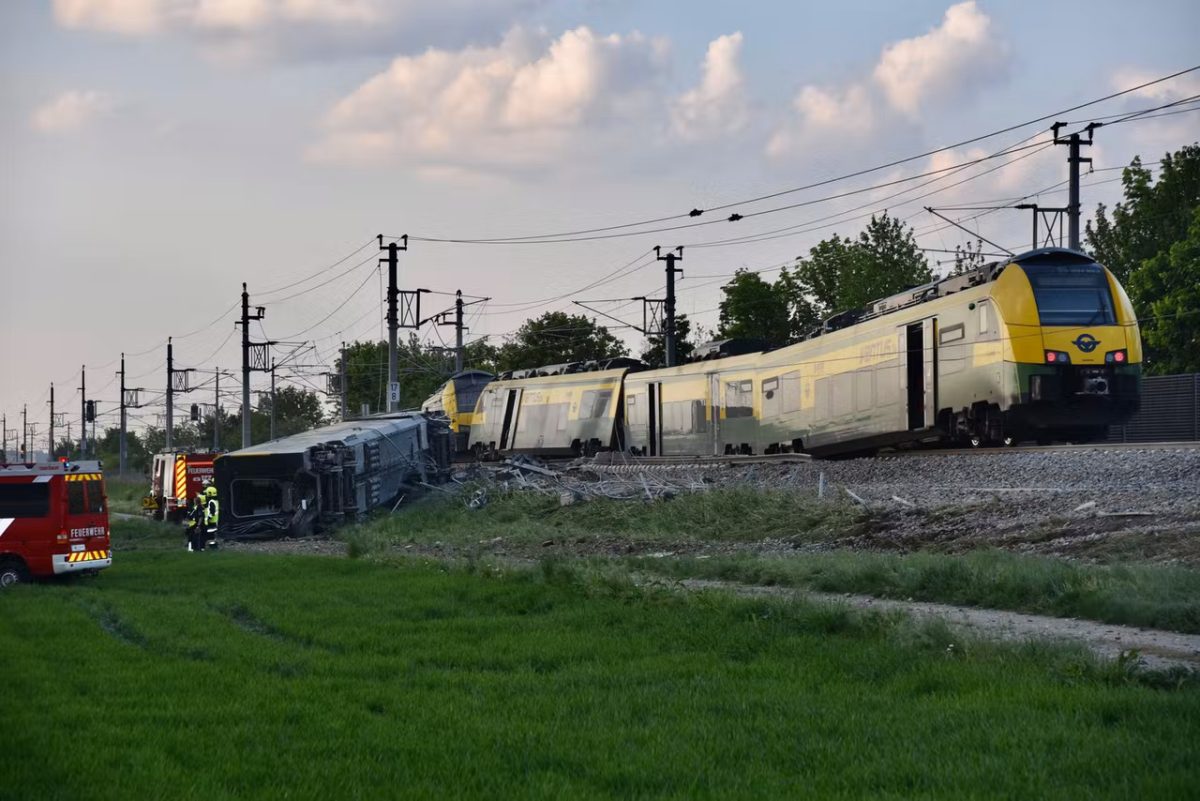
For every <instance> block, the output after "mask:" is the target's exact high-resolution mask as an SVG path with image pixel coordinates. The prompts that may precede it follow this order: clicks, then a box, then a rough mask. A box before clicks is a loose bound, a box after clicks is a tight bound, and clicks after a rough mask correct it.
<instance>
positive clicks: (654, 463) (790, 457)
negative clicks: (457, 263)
mask: <svg viewBox="0 0 1200 801" xmlns="http://www.w3.org/2000/svg"><path fill="white" fill-rule="evenodd" d="M1126 450H1134V451H1136V450H1154V451H1164V450H1200V441H1181V442H1094V443H1087V444H1061V445H1016V446H1011V447H999V446H997V447H986V448H911V449H902V450H893V451H881V452H880V453H877V454H874V455H872V456H865V457H855V458H875V459H906V458H928V457H939V456H1003V455H1006V454H1020V453H1050V452H1062V451H1084V452H1086V451H1096V452H1100V453H1103V452H1105V451H1126ZM814 461H816V462H821V461H830V462H832V461H845V459H841V458H837V459H821V458H815V457H813V456H810V455H809V454H806V453H779V454H769V455H757V456H741V455H738V456H732V455H731V456H630V455H629V454H627V453H616V452H612V451H606V452H604V453H601V454H599V455H597V456H596V457H594V458H591V459H588V458H583V457H525V456H514V457H509V458H506V459H503V460H501V461H499V462H492V463H491V464H495V465H497V466H508V467H517V468H521V467H524V468H526V469H529V470H536V468H537V465H543V466H544V467H545V468H548V469H551V470H554V471H561V470H562V469H563V468H566V467H568V466H578V467H594V468H599V469H602V470H606V471H611V470H619V471H623V470H637V469H639V468H644V467H653V468H668V469H669V468H679V469H684V468H702V467H739V466H743V465H765V464H808V463H811V462H814ZM474 463H475V462H474V460H460V461H457V462H456V463H455V464H456V466H458V467H465V466H467V465H469V464H474Z"/></svg>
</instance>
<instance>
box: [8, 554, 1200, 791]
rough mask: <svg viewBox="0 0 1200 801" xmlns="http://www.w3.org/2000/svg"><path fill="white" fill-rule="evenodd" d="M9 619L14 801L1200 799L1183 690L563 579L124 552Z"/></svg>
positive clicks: (761, 609)
mask: <svg viewBox="0 0 1200 801" xmlns="http://www.w3.org/2000/svg"><path fill="white" fill-rule="evenodd" d="M137 533H141V534H144V535H145V536H146V537H147V538H148V540H147V541H148V542H151V543H156V542H158V541H159V540H160V539H161V541H162V543H163V544H164V548H165V543H167V542H168V541H169V540H168V539H167V538H166V536H165V535H162V534H160V533H158V532H156V531H153V530H147V531H143V532H133V533H128V532H127V536H128V542H129V543H131V544H132V543H134V542H135V540H133V537H134V536H135V534H137ZM0 604H3V607H4V613H3V615H2V616H0V654H3V663H4V671H3V675H4V682H5V694H4V699H5V700H4V710H3V715H0V742H3V748H0V776H3V777H4V778H3V788H4V789H3V793H4V794H9V795H13V796H19V797H25V798H39V799H55V798H62V799H89V798H117V799H128V798H172V799H185V798H204V799H206V800H207V799H222V798H235V797H236V798H246V797H263V798H268V797H269V798H281V797H289V798H313V799H328V798H380V797H411V798H444V797H455V798H489V799H494V798H511V797H531V798H580V797H582V798H588V797H593V798H610V797H614V796H616V797H658V798H687V799H692V798H736V797H740V798H754V799H761V798H764V797H768V798H797V797H843V798H857V797H864V796H871V797H893V798H898V797H912V796H920V797H926V798H929V797H940V798H954V799H958V798H964V797H1004V798H1020V799H1024V798H1046V797H1054V798H1089V799H1093V798H1122V799H1123V798H1170V797H1176V798H1188V797H1194V791H1195V787H1196V785H1197V781H1200V753H1198V748H1197V745H1196V744H1197V743H1198V742H1200V687H1198V686H1197V684H1196V682H1195V680H1194V679H1189V678H1185V677H1179V676H1176V677H1170V676H1162V675H1158V676H1154V675H1151V676H1144V675H1142V674H1139V673H1132V672H1130V671H1129V670H1127V669H1126V667H1127V666H1123V665H1107V666H1106V665H1101V664H1098V663H1096V662H1095V661H1093V660H1091V659H1090V658H1088V657H1087V656H1086V655H1084V654H1083V653H1082V652H1079V651H1076V650H1070V649H1065V648H1052V647H1048V646H1044V645H1043V646H1037V645H1031V646H1026V647H1014V646H1004V645H987V644H982V643H978V642H973V641H964V640H961V639H958V638H957V636H956V635H952V634H951V633H950V632H949V631H948V630H947V629H946V628H945V627H942V626H937V625H928V626H915V625H913V624H911V623H908V622H905V621H904V620H901V619H900V618H898V617H895V616H878V615H862V614H858V613H854V612H851V611H848V610H846V609H842V608H836V607H825V606H814V605H809V604H801V603H785V602H780V601H768V600H756V601H750V600H738V599H734V598H731V597H728V596H724V595H718V594H712V593H703V594H699V595H688V594H677V593H668V592H653V591H642V590H637V589H635V588H633V587H631V586H630V585H629V584H628V583H626V582H624V581H622V580H621V579H620V577H619V576H613V575H610V574H603V575H587V574H581V573H580V572H578V571H577V570H571V569H567V568H565V567H562V566H561V565H559V564H558V563H553V562H550V563H544V564H543V565H542V566H541V569H539V570H531V571H526V572H498V571H497V570H495V569H489V568H483V567H479V568H477V569H475V570H473V571H467V570H450V569H447V568H446V567H444V566H442V565H438V564H433V563H426V564H422V563H415V562H398V563H382V562H376V561H371V560H349V559H337V558H329V557H281V556H264V555H257V554H245V553H233V552H230V551H222V552H216V553H205V554H186V553H184V552H182V551H181V550H178V549H176V548H172V549H170V550H165V549H160V550H134V551H130V550H128V548H126V547H124V546H122V545H118V548H117V554H116V559H115V562H114V567H113V568H112V569H110V570H108V571H106V572H105V573H103V574H102V575H101V576H100V577H98V578H96V579H90V580H80V581H73V582H65V583H64V582H58V583H51V584H45V585H34V586H21V587H17V588H14V589H13V590H12V591H10V592H8V593H6V594H5V595H4V597H2V598H0ZM952 645H953V646H954V647H951V646H952Z"/></svg>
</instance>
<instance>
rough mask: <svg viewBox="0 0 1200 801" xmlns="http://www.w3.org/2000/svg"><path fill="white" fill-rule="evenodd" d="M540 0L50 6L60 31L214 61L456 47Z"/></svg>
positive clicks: (84, 1)
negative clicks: (170, 40)
mask: <svg viewBox="0 0 1200 801" xmlns="http://www.w3.org/2000/svg"><path fill="white" fill-rule="evenodd" d="M543 2H544V0H488V2H486V3H479V2H477V0H439V2H428V0H54V17H55V20H56V21H57V22H58V24H59V25H62V26H63V27H67V28H74V29H81V30H94V31H103V32H108V33H115V34H120V35H124V36H132V37H149V36H160V35H168V34H170V35H176V36H181V37H184V38H190V39H192V40H194V41H195V42H196V43H197V44H199V45H200V46H202V47H203V48H204V49H206V50H209V51H213V52H215V53H217V54H219V55H228V54H234V55H237V56H239V57H243V58H264V57H271V56H277V55H283V56H287V57H292V58H304V57H321V56H327V55H332V54H347V55H361V54H362V53H363V52H365V51H372V52H378V51H379V50H381V49H384V48H388V49H390V50H391V51H392V52H395V51H396V49H401V50H403V49H407V48H415V47H424V46H427V45H431V44H432V45H438V44H452V45H458V44H461V43H462V42H465V41H470V40H472V39H473V38H476V37H478V36H484V35H491V34H492V33H493V32H494V31H495V30H497V29H500V30H503V29H504V28H505V27H507V26H508V25H510V24H512V22H513V21H514V20H515V19H517V18H519V17H520V16H522V15H523V14H525V13H527V12H528V11H529V10H531V9H533V8H535V7H537V6H538V5H540V4H541V3H543Z"/></svg>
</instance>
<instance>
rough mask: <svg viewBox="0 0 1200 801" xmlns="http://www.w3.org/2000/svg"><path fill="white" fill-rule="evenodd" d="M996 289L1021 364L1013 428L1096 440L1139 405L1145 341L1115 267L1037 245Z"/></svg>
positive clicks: (1007, 345) (1007, 357) (1008, 344)
mask: <svg viewBox="0 0 1200 801" xmlns="http://www.w3.org/2000/svg"><path fill="white" fill-rule="evenodd" d="M1014 267H1015V268H1017V269H1014ZM992 294H993V297H994V299H995V300H996V301H997V303H998V305H999V308H1000V313H1001V316H1002V317H1003V318H1004V321H1005V324H1006V327H1007V336H1006V337H1005V338H1004V350H1005V354H1004V361H1005V362H1008V363H1010V364H1012V365H1013V366H1014V367H1015V373H1014V376H1013V377H1014V380H1015V385H1014V386H1013V387H1012V390H1013V391H1012V393H1011V396H1010V406H1009V409H1008V411H1007V420H1006V424H1005V428H1006V429H1007V430H1010V431H1016V432H1020V434H1021V435H1022V436H1023V437H1028V438H1032V439H1037V440H1041V441H1048V440H1067V441H1075V442H1087V441H1093V440H1097V439H1103V438H1104V437H1105V436H1107V432H1108V427H1109V426H1111V425H1116V424H1120V423H1123V422H1125V421H1126V420H1128V419H1129V418H1130V417H1131V416H1132V415H1133V414H1134V413H1135V412H1136V411H1137V409H1138V405H1139V402H1140V398H1141V376H1142V340H1141V335H1140V333H1139V331H1138V323H1137V318H1136V316H1135V315H1134V311H1133V305H1132V304H1131V303H1130V302H1129V297H1128V295H1126V294H1125V290H1124V289H1123V288H1122V287H1121V285H1120V283H1119V282H1118V281H1117V280H1116V278H1115V277H1114V276H1113V275H1112V273H1111V272H1109V271H1108V270H1107V269H1105V268H1104V267H1102V266H1101V265H1099V264H1097V263H1096V262H1095V261H1094V260H1093V259H1092V258H1091V257H1089V256H1086V255H1085V254H1083V253H1079V252H1077V251H1072V250H1065V249H1062V248H1048V249H1044V250H1037V251H1032V252H1031V253H1026V254H1023V255H1021V256H1018V257H1016V258H1014V259H1013V263H1012V264H1010V265H1009V266H1008V268H1007V269H1005V270H1004V272H1003V273H1002V274H1001V275H1000V277H999V279H998V280H997V281H996V286H995V289H994V290H993V293H992Z"/></svg>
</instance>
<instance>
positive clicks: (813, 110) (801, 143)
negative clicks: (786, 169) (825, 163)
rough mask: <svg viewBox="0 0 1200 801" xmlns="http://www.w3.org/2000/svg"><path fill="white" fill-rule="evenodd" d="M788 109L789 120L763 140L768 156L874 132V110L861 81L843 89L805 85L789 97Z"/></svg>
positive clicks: (838, 141) (790, 152)
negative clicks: (789, 104) (790, 101)
mask: <svg viewBox="0 0 1200 801" xmlns="http://www.w3.org/2000/svg"><path fill="white" fill-rule="evenodd" d="M792 109H793V110H794V111H795V117H794V119H793V120H792V122H791V123H790V124H788V125H784V126H782V127H780V128H779V129H777V130H776V131H775V133H774V134H773V135H772V136H771V138H770V139H769V140H768V141H767V155H768V156H772V157H775V158H780V157H784V156H787V155H790V154H792V153H797V152H800V151H801V150H804V149H806V148H807V147H810V146H812V145H814V144H815V143H817V142H830V143H837V144H838V146H844V145H845V143H846V141H847V138H850V139H866V138H868V137H870V136H871V135H872V134H873V133H874V129H875V118H876V114H877V109H876V107H875V101H874V99H873V98H872V97H871V94H870V91H869V89H868V87H866V86H865V85H863V84H858V83H856V84H851V85H850V86H848V87H846V88H845V89H844V90H838V89H822V88H820V87H817V86H805V87H803V88H802V89H801V90H800V91H799V93H797V95H796V97H795V98H794V99H793V100H792Z"/></svg>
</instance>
